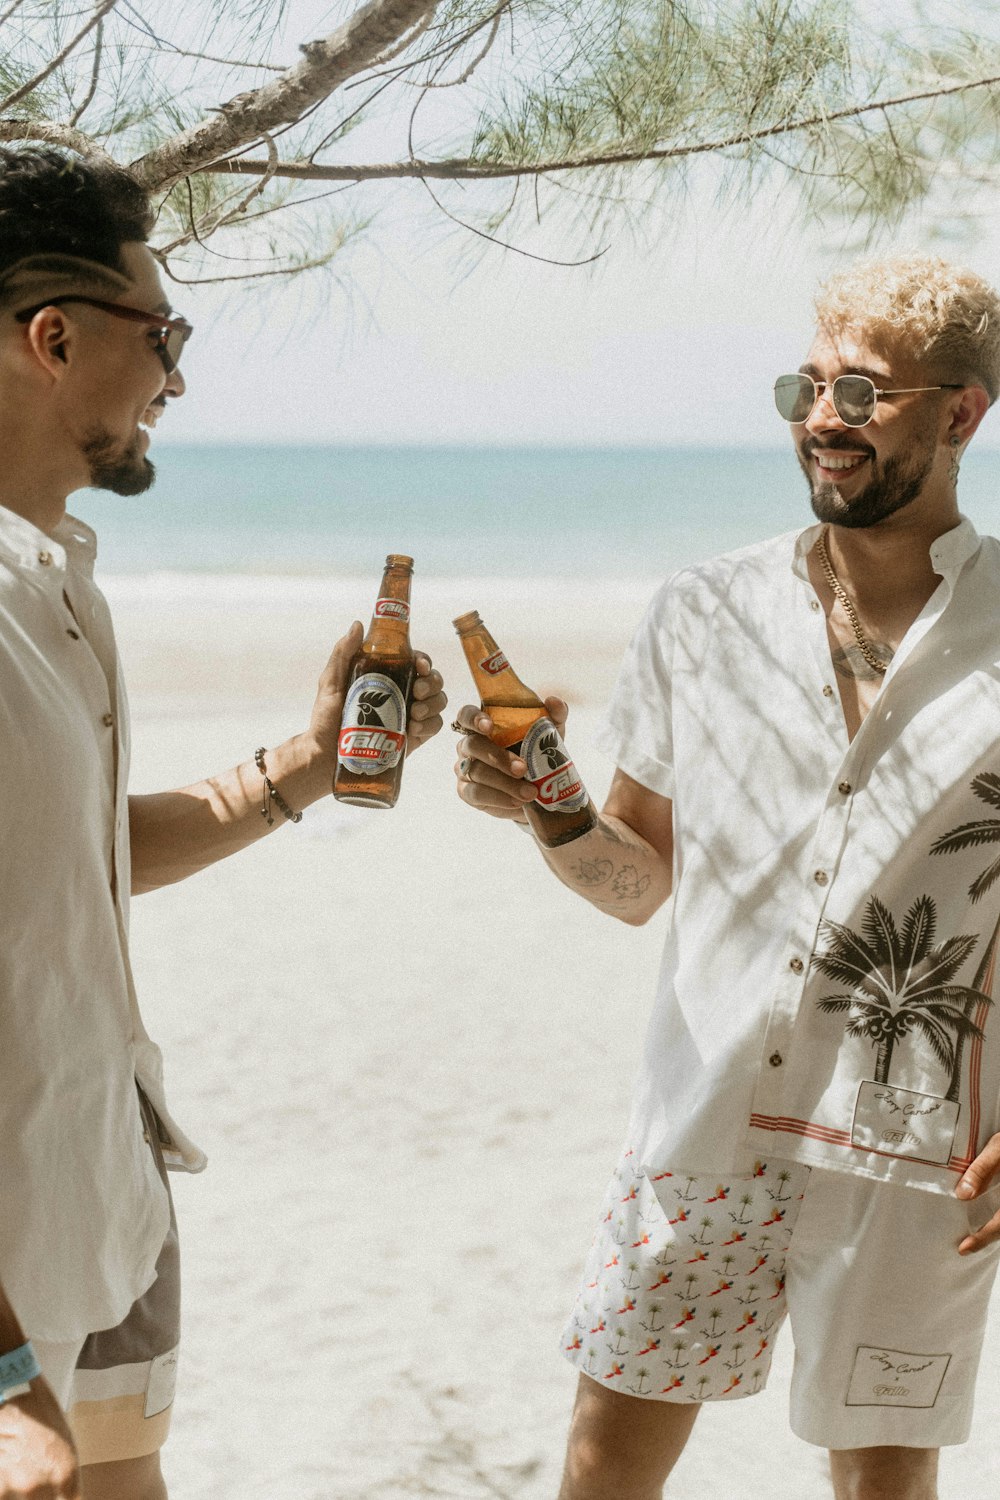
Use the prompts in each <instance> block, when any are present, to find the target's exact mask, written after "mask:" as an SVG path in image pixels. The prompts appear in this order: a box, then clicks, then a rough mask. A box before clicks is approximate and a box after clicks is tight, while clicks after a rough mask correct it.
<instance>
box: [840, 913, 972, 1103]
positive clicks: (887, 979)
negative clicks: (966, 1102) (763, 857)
mask: <svg viewBox="0 0 1000 1500" xmlns="http://www.w3.org/2000/svg"><path fill="white" fill-rule="evenodd" d="M936 926H937V909H936V907H935V905H934V901H933V900H932V899H931V897H930V896H920V897H918V898H917V900H916V901H915V902H914V903H913V905H912V906H911V907H910V910H909V911H908V912H907V913H906V917H905V919H904V921H903V928H902V931H900V930H899V929H898V928H897V925H896V921H895V919H894V917H893V915H892V913H891V912H890V911H889V908H888V907H887V906H885V905H884V904H883V903H882V902H881V901H880V900H879V899H878V897H877V896H872V897H871V898H870V900H869V901H868V904H867V906H866V908H865V914H864V916H863V918H862V920H861V931H860V932H856V931H854V930H853V929H852V928H850V927H845V926H843V925H842V924H841V923H839V922H830V921H825V922H824V923H823V933H824V936H825V937H826V939H827V941H828V943H829V946H828V948H827V951H826V952H825V953H819V954H816V955H815V957H814V959H813V963H814V964H815V966H816V968H817V969H819V971H820V973H822V974H824V975H826V977H827V978H828V979H835V980H837V981H838V982H839V983H840V984H842V985H844V986H846V987H847V989H846V993H842V994H838V995H827V996H825V997H824V998H823V999H822V1000H819V1001H818V1002H817V1004H818V1005H819V1009H820V1010H821V1011H824V1012H825V1013H826V1014H827V1015H832V1014H835V1013H838V1012H839V1013H846V1014H847V1016H848V1020H847V1026H846V1032H847V1035H848V1036H853V1037H867V1038H868V1039H869V1040H870V1041H871V1043H872V1044H873V1046H874V1047H875V1048H876V1058H875V1080H874V1081H875V1082H876V1083H888V1082H889V1073H890V1071H891V1068H892V1056H893V1051H894V1049H895V1047H896V1045H897V1043H899V1042H901V1041H903V1040H904V1039H905V1038H906V1037H907V1036H909V1034H910V1033H911V1032H912V1031H914V1030H916V1031H918V1032H919V1033H920V1034H922V1035H923V1036H924V1037H926V1039H927V1041H928V1042H929V1044H930V1047H931V1050H932V1052H933V1053H934V1056H935V1057H936V1058H937V1060H938V1062H939V1063H940V1064H941V1067H942V1068H943V1069H944V1071H945V1073H946V1074H947V1076H948V1078H949V1080H951V1078H952V1075H953V1071H954V1068H955V1064H956V1060H957V1058H958V1056H959V1048H960V1046H961V1045H962V1044H964V1042H965V1040H966V1038H967V1037H972V1036H978V1037H981V1036H982V1035H983V1032H982V1030H981V1028H980V1027H979V1026H977V1025H976V1023H975V1021H973V1020H972V1018H971V1015H970V1014H969V1013H968V1012H970V1011H971V1010H972V1008H973V1006H974V1005H975V1004H976V1003H977V1002H980V1003H984V1004H986V1005H991V1004H992V1001H991V999H990V997H989V996H988V995H986V994H984V993H983V992H982V991H981V990H979V989H977V988H973V987H970V986H968V985H963V984H956V983H955V982H954V981H955V976H956V975H957V974H958V972H959V970H960V969H961V968H962V966H963V964H965V962H966V961H967V960H968V959H969V958H970V957H971V956H972V953H973V950H974V949H975V947H976V944H977V943H978V941H979V937H978V934H971V935H970V934H966V935H963V936H959V937H950V938H946V939H945V940H944V942H941V943H937V944H935V941H934V939H935V930H936ZM977 978H978V976H977Z"/></svg>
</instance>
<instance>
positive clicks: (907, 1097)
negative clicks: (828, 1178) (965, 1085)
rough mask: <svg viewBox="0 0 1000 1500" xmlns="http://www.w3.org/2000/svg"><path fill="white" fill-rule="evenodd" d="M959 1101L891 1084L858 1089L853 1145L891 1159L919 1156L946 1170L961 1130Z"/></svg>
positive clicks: (868, 1085)
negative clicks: (956, 1134)
mask: <svg viewBox="0 0 1000 1500" xmlns="http://www.w3.org/2000/svg"><path fill="white" fill-rule="evenodd" d="M960 1107H961V1106H960V1105H959V1104H958V1101H957V1100H953V1099H942V1098H940V1097H939V1096H938V1095H937V1094H920V1093H917V1092H915V1091H914V1090H913V1089H900V1088H896V1087H895V1086H894V1085H893V1084H890V1083H872V1082H866V1083H863V1084H862V1085H861V1087H860V1088H859V1089H858V1100H857V1103H856V1105H855V1106H854V1125H853V1127H852V1129H851V1144H852V1145H853V1146H861V1147H863V1148H864V1149H865V1150H868V1151H883V1152H885V1153H887V1154H888V1155H889V1156H919V1157H922V1158H923V1160H924V1161H933V1162H937V1163H938V1165H939V1166H942V1167H946V1166H947V1165H948V1163H949V1161H950V1160H951V1152H952V1147H953V1145H954V1143H955V1131H956V1130H957V1129H958V1114H959V1109H960Z"/></svg>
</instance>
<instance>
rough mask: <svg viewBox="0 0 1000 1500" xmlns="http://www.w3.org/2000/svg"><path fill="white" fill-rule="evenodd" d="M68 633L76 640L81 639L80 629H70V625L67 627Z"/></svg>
mask: <svg viewBox="0 0 1000 1500" xmlns="http://www.w3.org/2000/svg"><path fill="white" fill-rule="evenodd" d="M66 634H67V635H68V636H70V637H71V638H72V639H73V640H74V641H78V640H79V639H80V632H79V631H78V630H70V629H69V627H68V626H67V628H66Z"/></svg>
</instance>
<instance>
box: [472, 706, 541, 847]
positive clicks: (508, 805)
mask: <svg viewBox="0 0 1000 1500" xmlns="http://www.w3.org/2000/svg"><path fill="white" fill-rule="evenodd" d="M545 707H546V709H547V711H548V715H549V718H550V719H551V720H552V722H553V724H555V726H556V728H557V729H558V731H559V733H560V735H561V734H562V732H563V729H564V728H565V725H566V718H567V715H568V714H569V709H568V708H567V706H566V704H565V703H564V702H563V701H562V699H561V698H546V699H545ZM455 722H456V723H457V724H460V725H461V727H462V729H463V730H464V731H465V737H464V739H460V740H459V742H458V745H457V750H458V759H457V760H456V762H455V768H454V769H455V778H456V780H457V783H458V795H459V796H460V797H461V799H462V801H463V802H467V803H468V804H469V806H470V807H476V808H478V809H479V811H480V812H485V813H489V814H490V816H491V817H493V818H508V819H513V820H514V821H515V822H518V823H524V822H525V821H526V819H525V816H524V809H525V807H526V806H527V804H528V803H529V802H534V800H535V796H536V792H535V788H534V787H533V786H532V785H531V783H530V781H525V779H524V775H525V772H526V770H527V766H526V765H525V763H524V761H523V760H521V759H520V757H519V756H516V755H512V754H511V753H510V751H509V750H501V749H500V746H499V745H494V743H493V741H492V740H491V739H490V737H489V735H490V730H491V729H492V727H493V721H492V720H491V718H490V715H489V710H488V709H483V708H475V707H473V706H472V705H471V704H468V703H467V704H466V705H465V707H464V708H460V709H459V711H458V713H457V714H456V716H455Z"/></svg>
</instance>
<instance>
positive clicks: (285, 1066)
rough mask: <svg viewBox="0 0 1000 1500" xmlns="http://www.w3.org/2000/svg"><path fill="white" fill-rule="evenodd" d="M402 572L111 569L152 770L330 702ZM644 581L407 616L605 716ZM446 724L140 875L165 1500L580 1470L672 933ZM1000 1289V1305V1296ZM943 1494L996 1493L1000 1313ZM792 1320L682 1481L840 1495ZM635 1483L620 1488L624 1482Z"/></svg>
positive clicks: (600, 777) (419, 583) (182, 768)
mask: <svg viewBox="0 0 1000 1500" xmlns="http://www.w3.org/2000/svg"><path fill="white" fill-rule="evenodd" d="M376 582H377V580H376V579H372V580H371V582H370V583H368V582H365V581H359V580H343V579H341V580H336V579H333V580H322V579H282V580H270V579H254V580H249V579H240V578H226V579H219V580H213V579H211V578H207V577H202V578H199V577H191V578H170V579H167V578H166V577H164V578H161V579H157V578H152V579H146V580H139V579H127V578H112V579H109V580H108V579H106V580H104V584H105V587H106V590H107V593H108V596H109V599H110V601H111V604H112V608H113V610H114V613H115V617H116V621H117V627H118V633H119V639H120V644H121V649H122V654H123V657H124V659H125V663H126V670H127V674H128V679H129V682H130V688H131V696H132V708H133V721H134V757H133V778H132V786H133V790H135V791H147V790H154V789H159V788H162V787H165V786H179V785H183V784H185V783H186V782H188V781H191V780H194V779H196V778H197V777H199V776H201V775H203V774H205V773H206V772H210V771H212V770H215V769H220V768H222V767H224V766H227V765H230V764H232V763H234V762H236V761H238V760H242V759H246V758H249V757H250V756H252V754H253V751H254V749H255V748H256V747H257V746H258V745H261V744H264V745H267V744H273V743H275V742H276V741H278V740H279V739H281V738H283V737H285V736H286V735H288V734H291V733H294V732H295V731H297V730H299V729H301V728H303V727H305V724H306V721H307V717H308V712H309V708H310V705H311V701H312V692H313V685H314V682H315V679H316V677H317V675H318V673H319V671H320V669H321V667H322V665H323V662H324V661H325V658H326V655H327V653H328V651H329V649H330V647H331V646H332V644H333V641H334V640H335V639H336V637H337V636H338V635H339V634H340V633H342V631H343V629H344V628H346V626H347V624H348V623H349V622H350V620H351V619H352V618H353V617H355V616H359V617H361V618H363V619H367V615H368V611H369V610H370V608H371V601H372V598H373V590H374V586H375V583H376ZM653 586H654V580H652V579H650V580H643V581H641V582H640V583H637V584H636V585H634V586H631V587H627V586H625V585H623V584H605V585H602V586H596V585H591V584H588V583H585V582H571V581H565V580H564V581H562V582H560V583H559V584H558V585H556V586H554V587H553V588H552V589H551V590H548V589H547V590H545V591H544V593H543V592H542V586H541V585H539V584H531V583H528V582H526V581H525V580H517V581H511V582H504V581H503V580H497V579H495V578H493V579H489V580H483V581H480V582H476V581H474V580H473V581H461V582H456V581H454V580H447V581H445V580H441V581H434V580H422V579H420V577H419V574H418V577H417V580H416V583H415V588H414V628H413V634H414V642H415V644H417V645H418V646H421V647H423V648H425V649H428V650H429V651H430V652H431V654H432V655H433V656H434V659H435V661H436V663H437V664H438V665H440V666H441V668H442V670H443V671H444V673H445V676H446V686H447V688H448V691H449V693H450V696H451V701H452V705H453V707H457V706H458V705H459V704H460V703H462V702H465V701H467V699H468V696H469V694H468V681H469V679H468V676H467V673H466V670H465V667H464V662H463V660H462V657H461V653H460V651H459V648H458V646H457V643H456V642H455V639H454V636H453V635H452V633H451V630H450V625H449V621H450V619H451V617H452V616H453V615H455V614H458V613H460V612H461V611H463V610H465V609H469V608H479V609H480V611H481V612H482V614H483V616H484V618H485V619H486V621H487V623H488V624H490V626H491V628H492V629H493V631H494V633H495V635H496V636H497V637H498V639H499V640H500V643H501V644H502V645H503V646H504V648H505V649H506V650H507V652H508V655H509V656H510V657H511V660H512V661H513V662H514V665H515V666H516V668H517V669H518V671H519V672H520V674H521V675H522V676H523V677H524V678H525V679H526V680H527V681H529V682H531V684H532V685H533V686H534V687H536V688H537V689H538V690H540V691H543V692H545V691H555V690H559V691H560V692H561V693H562V694H563V696H565V697H567V698H568V699H569V700H570V702H571V704H572V712H571V718H570V725H569V729H568V733H567V739H568V742H569V744H570V748H571V750H572V751H573V753H574V756H575V759H576V761H577V764H578V766H579V768H580V769H581V771H582V773H583V775H584V778H585V780H586V781H587V783H588V785H589V787H590V789H591V792H592V793H593V794H594V795H595V796H597V797H600V796H602V795H603V793H604V791H605V789H606V786H607V784H608V782H609V780H610V776H611V771H612V767H611V766H609V765H608V764H606V763H605V761H604V759H603V757H602V756H601V755H600V754H599V753H598V752H597V751H596V750H594V749H593V748H592V746H591V743H590V740H591V735H592V731H593V727H594V724H595V722H596V718H597V715H598V712H599V710H600V707H601V705H602V703H603V700H604V698H605V696H606V694H607V691H608V689H609V687H610V685H611V682H612V680H613V675H614V670H615V666H616V664H617V660H618V657H619V655H620V653H621V650H622V648H623V647H624V644H625V642H626V641H627V639H628V636H629V634H630V633H631V630H632V628H633V626H634V624H635V623H636V622H637V620H638V618H639V616H640V614H641V612H642V609H643V607H644V605H645V602H646V599H647V598H648V596H649V593H650V592H651V589H652V587H653ZM452 746H453V736H452V735H451V734H450V733H449V732H448V731H445V733H444V734H442V735H441V736H440V737H439V739H438V740H437V741H435V742H434V743H433V744H432V745H430V746H428V747H426V748H425V749H423V750H422V751H421V752H420V753H419V754H418V755H416V756H415V757H414V758H413V759H412V761H411V762H410V763H409V765H408V767H407V771H406V778H405V781H404V786H403V793H402V797H401V801H400V804H399V806H398V808H397V809H396V810H395V812H394V813H393V814H392V815H391V817H380V816H377V815H375V814H374V813H369V812H365V811H357V810H355V809H350V808H339V807H337V806H336V805H334V804H333V803H332V802H331V803H330V804H328V805H324V806H322V807H319V808H316V809H314V810H312V811H310V812H309V813H307V815H306V817H305V819H304V820H303V822H302V824H301V825H300V826H299V827H297V828H291V827H287V828H283V829H281V830H280V831H278V832H276V834H275V835H274V836H273V837H272V838H270V839H268V840H266V841H264V842H263V843H262V844H261V845H259V846H257V847H256V848H254V849H252V850H250V851H247V852H245V853H244V854H242V855H239V856H237V857H236V858H235V859H233V860H231V861H230V862H228V863H224V864H222V865H220V866H218V867H216V868H215V869H213V870H209V871H207V872H205V873H203V874H202V875H200V876H197V877H195V878H194V879H193V880H191V881H189V882H187V883H186V884H184V885H181V886H178V887H175V888H173V889H168V890H164V891H161V892H156V893H154V894H152V895H149V896H145V897H142V898H140V899H139V900H137V901H136V902H135V904H134V907H133V954H134V964H135V969H136V975H137V981H138V985H139V992H140V996H141V998H142V1003H143V1009H144V1013H145V1017H146V1022H147V1026H148V1027H149V1030H150V1031H151V1032H152V1033H153V1035H154V1036H156V1038H157V1040H159V1041H160V1043H161V1045H162V1046H163V1048H164V1051H165V1054H166V1068H167V1080H168V1086H169V1092H170V1097H171V1100H172V1104H173V1107H174V1110H175V1112H176V1114H177V1116H178V1118H179V1119H180V1120H181V1122H182V1123H183V1124H184V1125H185V1127H186V1128H187V1129H188V1130H189V1132H190V1133H191V1134H192V1135H193V1136H194V1138H195V1139H196V1140H197V1141H198V1143H199V1144H200V1145H202V1146H203V1147H204V1149H205V1150H206V1151H207V1152H208V1155H209V1158H210V1165H209V1168H208V1171H207V1172H206V1173H205V1174H204V1175H202V1176H201V1177H197V1178H184V1177H180V1178H179V1177H175V1178H174V1179H173V1181H174V1188H175V1195H176V1200H177V1206H178V1215H179V1218H180V1223H181V1239H182V1247H183V1252H184V1258H185V1283H184V1284H185V1318H184V1341H183V1345H182V1357H181V1376H180V1386H179V1394H178V1399H177V1403H176V1408H175V1416H174V1430H173V1434H172V1437H171V1440H170V1444H169V1446H168V1449H167V1452H166V1462H165V1468H166V1472H167V1476H168V1479H169V1482H170V1486H171V1495H172V1500H209V1497H211V1500H220V1497H225V1500H228V1497H230V1496H234V1497H235V1496H237V1495H239V1496H252V1497H257V1496H260V1497H267V1500H293V1497H294V1500H355V1497H362V1496H365V1497H368V1496H377V1497H379V1500H403V1497H410V1496H442V1497H462V1500H494V1497H503V1500H554V1496H555V1493H556V1489H557V1486H558V1475H559V1471H560V1468H561V1461H562V1447H563V1439H564V1433H565V1427H566V1420H567V1415H568V1411H569V1407H570V1404H571V1401H572V1396H573V1390H574V1386H575V1379H576V1377H575V1374H574V1372H573V1371H572V1370H571V1369H570V1367H569V1365H568V1364H566V1363H565V1362H564V1361H563V1360H562V1359H561V1358H560V1355H559V1352H558V1340H559V1334H560V1331H561V1328H562V1322H563V1318H564V1315H565V1313H566V1310H567V1308H568V1306H569V1303H570V1301H571V1299H572V1297H573V1295H574V1292H575V1288H576V1282H577V1278H578V1276H579V1272H580V1269H581V1266H582V1261H583V1257H584V1254H585V1251H586V1248H587V1245H588V1242H589V1238H590V1235H591V1232H592V1229H593V1224H594V1219H595V1215H596V1213H597V1209H598V1205H599V1201H600V1197H601V1193H602V1191H603V1187H604V1183H605V1180H606V1177H607V1175H608V1173H609V1171H610V1169H611V1167H612V1165H613V1163H614V1160H615V1156H616V1153H617V1151H618V1149H619V1146H620V1143H621V1139H622V1135H623V1132H624V1129H625V1124H626V1114H627V1107H628V1099H629V1093H630V1088H631V1081H632V1077H633V1074H634V1070H635V1067H636V1063H637V1059H638V1055H639V1049H640V1046H641V1042H642V1036H643V1032H644V1028H645V1023H646V1017H647V1015H648V1012H649V1009H650V1005H651V1000H652V995H653V987H654V981H655V975H656V966H657V962H658V956H659V949H660V945H661V942H662V934H663V920H664V919H663V915H662V913H661V914H660V915H659V916H658V917H657V918H655V919H654V920H653V922H652V923H650V924H649V925H648V926H647V927H645V928H642V929H639V930H635V929H631V928H627V927H625V926H622V925H620V924H617V923H615V922H614V921H613V920H612V919H610V918H606V917H604V916H602V915H601V914H599V913H597V912H595V911H593V910H591V909H590V908H588V907H586V906H585V905H584V904H583V903H582V902H579V901H578V900H576V899H575V898H574V897H572V896H571V895H570V893H569V892H568V891H565V890H564V889H563V888H562V887H560V886H559V885H558V884H557V883H556V882H555V881H554V880H553V879H552V878H551V876H550V875H549V874H548V872H547V871H546V870H545V868H544V867H543V865H542V862H541V860H540V859H539V858H538V857H537V856H536V855H535V853H534V851H533V849H532V847H531V845H530V843H529V841H528V840H527V839H526V838H524V836H523V835H521V834H519V833H518V832H517V830H515V829H514V828H511V827H509V826H506V825H502V824H495V823H492V822H490V821H488V820H487V819H485V818H477V817H476V816H475V815H474V814H473V813H472V812H471V811H469V810H468V809H466V808H463V807H462V806H461V805H460V804H459V803H458V801H457V799H456V798H455V795H454V791H453V782H452V777H451V764H452V761H453V758H454V754H453V748H452ZM998 1307H1000V1304H998ZM998 1316H1000V1313H998ZM996 1324H997V1318H996V1317H995V1318H994V1326H993V1327H992V1328H991V1329H990V1331H989V1333H988V1336H987V1350H986V1356H985V1361H984V1369H983V1375H982V1379H981V1383H980V1394H979V1403H978V1412H977V1418H976V1424H975V1428H974V1433H973V1438H972V1441H971V1442H970V1443H969V1445H968V1446H967V1447H966V1448H964V1449H960V1450H951V1451H950V1452H949V1453H947V1454H946V1456H945V1460H944V1463H943V1477H942V1486H941V1494H942V1497H943V1500H952V1497H956V1500H957V1497H958V1496H960V1495H961V1496H963V1497H964V1496H966V1495H967V1494H969V1493H978V1494H983V1493H992V1486H991V1482H990V1481H991V1480H995V1478H996V1476H997V1475H998V1474H1000V1456H998V1453H997V1448H996V1444H995V1442H994V1440H993V1435H992V1433H993V1426H994V1411H995V1408H996V1405H997V1402H998V1399H1000V1337H998V1333H1000V1329H998V1327H997V1326H996ZM791 1362H792V1347H791V1343H790V1336H789V1335H788V1333H787V1331H786V1333H785V1335H784V1336H783V1338H782V1340H781V1343H780V1344H779V1350H778V1355H777V1358H776V1362H775V1368H774V1372H773V1374H772V1379H771V1385H770V1387H769V1390H768V1392H767V1393H766V1394H764V1395H763V1396H761V1397H758V1398H755V1399H753V1400H747V1401H741V1402H735V1403H727V1404H726V1405H725V1406H724V1408H722V1409H709V1410H707V1411H706V1412H704V1413H703V1414H702V1416H701V1417H700V1419H699V1427H698V1429H697V1430H696V1433H695V1436H694V1438H693V1439H692V1442H691V1445H690V1446H689V1449H688V1452H687V1453H686V1454H685V1456H684V1458H683V1459H682V1461H681V1464H680V1466H679V1467H678V1469H677V1471H676V1474H675V1477H674V1479H673V1480H672V1482H671V1485H670V1486H669V1488H668V1494H669V1495H670V1496H672V1497H676V1500H695V1497H696V1496H697V1497H699V1500H700V1497H702V1496H704V1495H705V1494H706V1493H710V1494H712V1495H713V1496H715V1497H717V1500H756V1497H761V1500H782V1497H788V1500H793V1497H794V1500H814V1497H815V1500H819V1497H822V1496H826V1495H827V1494H828V1493H829V1491H828V1488H827V1483H826V1479H825V1474H826V1460H825V1455H824V1454H823V1453H821V1452H819V1451H818V1450H815V1449H812V1448H810V1447H808V1446H807V1445H806V1444H804V1443H802V1442H800V1441H799V1440H797V1439H796V1438H794V1437H793V1436H792V1435H791V1434H790V1433H789V1431H788V1425H787V1388H788V1380H789V1375H790V1370H791ZM623 1500H627V1497H623Z"/></svg>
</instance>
